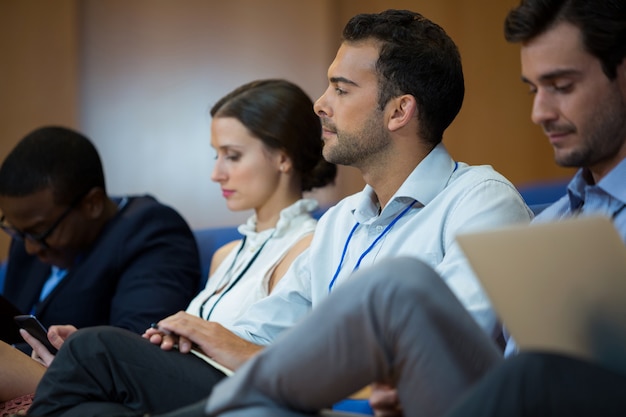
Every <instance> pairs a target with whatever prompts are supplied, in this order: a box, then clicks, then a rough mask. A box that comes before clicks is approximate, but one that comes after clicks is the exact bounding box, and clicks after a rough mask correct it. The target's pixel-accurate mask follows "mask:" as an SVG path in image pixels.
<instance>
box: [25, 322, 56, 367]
mask: <svg viewBox="0 0 626 417" xmlns="http://www.w3.org/2000/svg"><path fill="white" fill-rule="evenodd" d="M20 334H21V335H22V337H23V338H24V340H25V341H26V343H28V344H29V345H30V347H31V348H33V351H32V353H31V357H32V358H33V359H34V360H36V361H37V362H39V363H41V364H42V365H43V366H45V367H48V366H50V364H51V363H52V361H53V360H54V355H53V354H52V353H50V351H49V350H48V349H46V347H45V346H44V345H43V344H42V343H41V342H40V341H39V340H37V339H35V338H34V337H33V336H31V334H30V333H28V332H27V331H26V330H24V329H20Z"/></svg>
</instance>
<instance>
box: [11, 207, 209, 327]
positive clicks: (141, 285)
mask: <svg viewBox="0 0 626 417" xmlns="http://www.w3.org/2000/svg"><path fill="white" fill-rule="evenodd" d="M49 274H50V266H48V265H45V264H43V263H41V262H40V261H39V260H38V259H37V257H35V256H30V255H28V254H27V253H26V252H25V250H24V244H23V243H21V242H12V244H11V248H10V251H9V258H8V266H7V271H6V281H5V285H4V296H5V297H6V298H7V299H9V300H10V301H11V302H13V304H15V305H16V306H17V307H18V308H19V309H21V310H22V311H23V312H24V313H30V312H31V309H32V308H33V307H34V313H35V315H36V316H37V317H38V318H39V320H40V321H41V322H42V323H43V324H44V326H46V327H48V326H50V325H53V324H73V325H74V326H76V327H78V328H81V327H85V326H94V325H101V324H111V325H114V326H118V327H123V328H126V329H129V330H131V331H133V332H136V333H142V332H143V331H144V330H145V329H146V328H148V326H149V325H150V323H152V322H155V321H158V320H160V319H162V318H164V317H166V316H168V315H170V314H173V313H175V312H177V311H179V310H184V309H185V308H186V307H187V305H188V304H189V301H191V299H192V298H193V296H194V295H195V294H196V292H197V291H198V289H199V288H198V287H199V282H200V261H199V255H198V248H197V245H196V242H195V240H194V237H193V234H192V232H191V230H190V229H189V226H188V225H187V223H186V222H185V221H184V219H183V218H182V217H181V216H180V215H179V214H178V213H177V212H176V211H175V210H173V209H172V208H170V207H167V206H165V205H163V204H160V203H159V202H157V201H156V200H155V199H154V198H153V197H150V196H141V197H129V201H128V203H127V204H126V205H125V206H124V207H123V208H122V209H121V210H119V211H118V213H117V214H116V216H115V217H114V218H112V219H111V220H110V221H109V222H108V223H107V225H106V226H105V228H104V229H103V231H102V233H101V234H100V236H99V238H98V239H97V240H96V242H94V244H93V246H92V247H91V248H90V250H89V251H88V252H87V253H85V254H84V255H83V256H82V257H81V260H80V261H79V262H78V263H77V264H76V265H75V266H74V267H72V268H71V269H70V270H69V271H68V273H67V275H66V276H65V278H63V280H62V281H61V282H60V283H59V284H58V286H57V287H56V288H55V289H54V290H53V291H52V292H51V293H50V294H49V295H48V297H46V298H45V299H44V300H43V301H42V302H38V301H37V300H38V298H39V294H40V292H41V288H42V286H43V284H44V282H45V281H46V279H47V278H48V276H49Z"/></svg>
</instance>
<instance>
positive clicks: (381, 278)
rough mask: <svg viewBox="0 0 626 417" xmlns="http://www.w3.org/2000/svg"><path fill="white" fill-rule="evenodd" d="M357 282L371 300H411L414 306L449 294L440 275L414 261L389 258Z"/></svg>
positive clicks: (361, 274) (362, 272)
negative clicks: (445, 293)
mask: <svg viewBox="0 0 626 417" xmlns="http://www.w3.org/2000/svg"><path fill="white" fill-rule="evenodd" d="M354 280H355V281H356V282H357V283H358V284H357V285H359V287H360V288H361V289H362V291H364V292H365V293H368V294H369V295H370V296H376V297H385V298H387V297H392V298H397V297H400V298H408V299H411V300H412V301H413V302H415V301H416V300H424V299H429V298H432V297H433V296H434V295H436V294H438V293H440V292H441V291H445V292H449V289H448V287H447V285H446V284H445V283H444V282H443V280H442V279H441V277H440V276H439V274H437V272H436V271H435V270H434V269H433V268H432V267H431V266H430V265H428V264H426V263H424V262H423V261H420V260H419V259H416V258H411V257H397V258H388V259H385V260H382V261H380V262H379V263H377V264H375V265H373V266H371V267H368V268H363V269H361V270H359V271H358V272H356V273H355V276H354Z"/></svg>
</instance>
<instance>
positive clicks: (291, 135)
mask: <svg viewBox="0 0 626 417" xmlns="http://www.w3.org/2000/svg"><path fill="white" fill-rule="evenodd" d="M211 116H213V117H233V118H235V119H237V120H239V122H241V123H242V124H243V125H244V126H245V127H246V128H247V129H248V130H249V131H250V133H251V134H252V135H253V136H255V137H257V138H258V139H260V140H261V141H262V142H263V143H264V144H265V146H267V147H268V148H270V149H279V150H283V151H285V152H286V153H287V155H289V158H291V161H292V163H293V167H294V170H295V171H296V172H298V173H299V174H300V178H301V189H302V191H309V190H311V189H313V188H317V187H323V186H325V185H327V184H330V183H331V182H333V181H334V179H335V175H336V174H337V166H336V165H334V164H331V163H329V162H327V161H326V160H325V159H324V157H323V156H322V146H323V142H322V126H321V122H320V120H319V117H317V115H316V114H315V112H314V111H313V101H312V100H311V98H310V97H309V96H308V95H307V94H306V93H305V92H304V91H303V90H302V89H301V88H300V87H298V86H297V85H295V84H293V83H291V82H289V81H286V80H282V79H266V80H256V81H252V82H249V83H247V84H244V85H242V86H240V87H238V88H236V89H235V90H233V91H232V92H230V93H228V94H227V95H226V96H224V97H222V98H221V99H220V100H219V101H218V102H217V103H216V104H215V105H214V106H213V107H212V108H211Z"/></svg>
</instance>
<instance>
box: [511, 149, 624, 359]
mask: <svg viewBox="0 0 626 417" xmlns="http://www.w3.org/2000/svg"><path fill="white" fill-rule="evenodd" d="M587 178H591V175H590V174H589V172H588V171H587V170H586V169H584V168H581V169H579V170H578V171H577V172H576V174H575V175H574V177H573V178H572V180H571V181H570V182H569V184H568V186H567V194H566V195H564V196H563V197H561V198H560V199H559V200H558V201H557V202H555V203H554V204H552V205H551V206H549V207H547V208H546V209H544V210H543V211H542V212H541V213H539V214H538V215H537V217H536V218H535V219H534V220H533V223H547V222H551V221H557V220H562V219H566V218H569V217H573V216H585V215H598V214H602V215H605V216H607V217H609V218H611V219H613V224H614V225H615V228H616V229H617V232H618V233H619V235H620V236H621V237H622V240H623V241H624V242H625V243H626V208H625V207H626V186H625V184H626V159H624V160H622V161H621V162H620V163H619V164H618V165H617V166H616V167H615V168H613V169H612V170H611V171H610V172H609V173H608V174H607V175H605V176H604V177H603V178H602V179H601V180H600V182H598V183H597V184H590V181H588V180H587ZM516 350H517V348H516V345H515V341H514V340H513V339H509V340H508V342H507V346H506V349H505V352H504V355H505V356H509V355H510V354H512V353H515V352H516Z"/></svg>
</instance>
